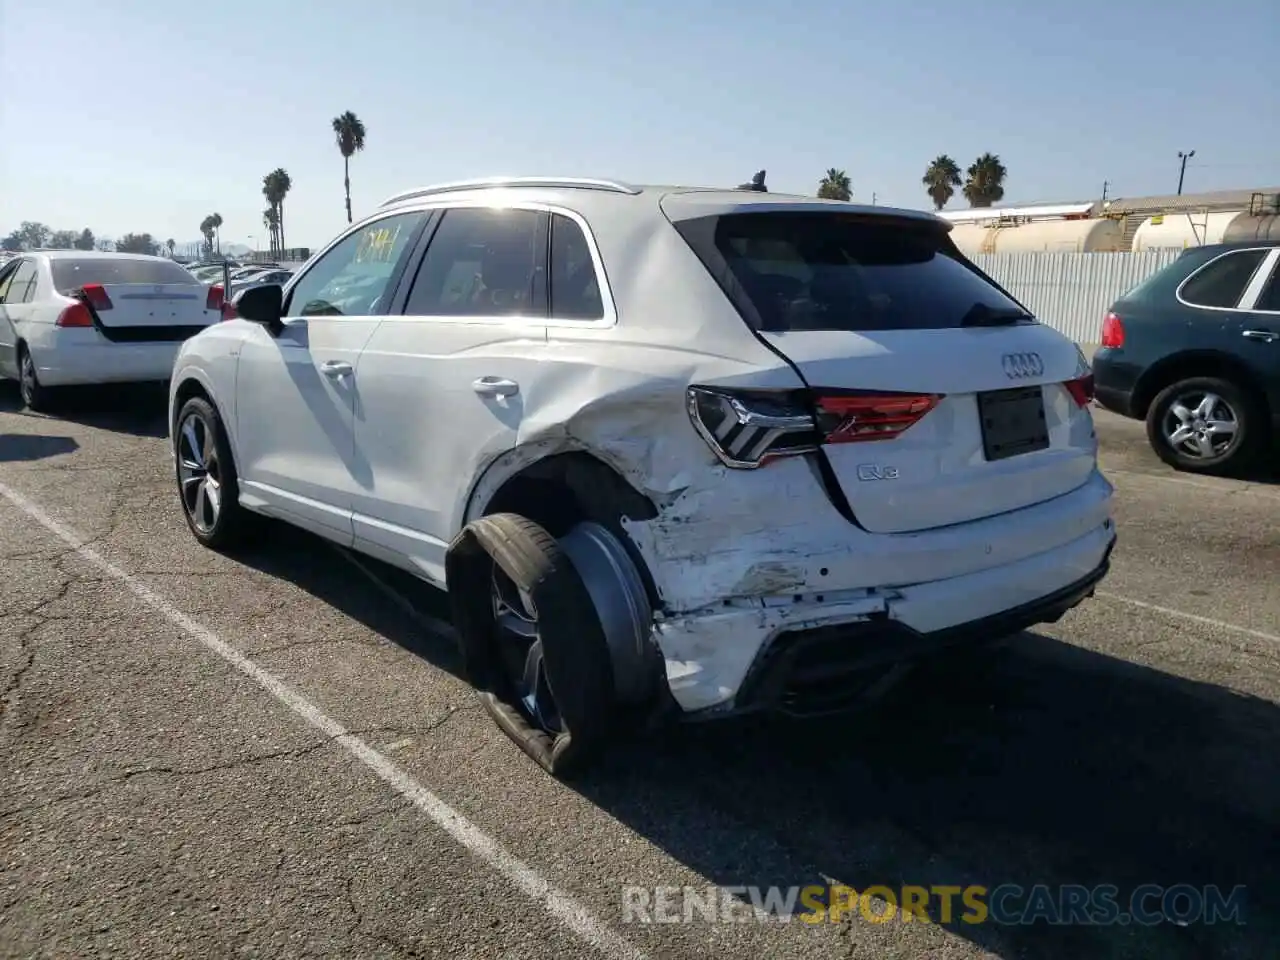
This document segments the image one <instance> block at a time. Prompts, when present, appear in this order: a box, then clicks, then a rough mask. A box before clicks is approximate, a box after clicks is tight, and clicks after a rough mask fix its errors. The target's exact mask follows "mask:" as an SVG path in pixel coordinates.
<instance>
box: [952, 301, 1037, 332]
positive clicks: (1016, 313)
mask: <svg viewBox="0 0 1280 960" xmlns="http://www.w3.org/2000/svg"><path fill="white" fill-rule="evenodd" d="M1034 319H1035V317H1033V316H1032V315H1031V314H1029V313H1027V311H1025V310H1020V309H1018V308H1017V307H993V306H990V305H989V304H985V303H975V304H974V305H973V306H972V307H970V308H969V311H968V312H967V313H966V314H965V315H964V316H963V317H961V318H960V326H962V327H1011V326H1013V325H1014V324H1016V323H1019V322H1021V321H1023V320H1034Z"/></svg>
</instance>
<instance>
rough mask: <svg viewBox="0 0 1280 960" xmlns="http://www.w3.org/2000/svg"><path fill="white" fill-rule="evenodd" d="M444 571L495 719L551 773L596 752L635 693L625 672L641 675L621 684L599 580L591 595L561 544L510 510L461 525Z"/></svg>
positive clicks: (469, 658) (476, 677)
mask: <svg viewBox="0 0 1280 960" xmlns="http://www.w3.org/2000/svg"><path fill="white" fill-rule="evenodd" d="M566 539H567V538H566ZM446 573H447V576H448V580H449V597H450V602H451V605H452V608H453V622H454V626H455V627H456V629H457V631H458V634H459V636H460V638H461V641H460V642H461V646H462V656H463V661H464V665H465V668H466V671H467V676H468V679H469V680H470V682H471V683H472V685H473V686H475V688H476V689H477V691H478V692H479V694H480V698H481V702H482V703H483V704H484V706H485V709H486V710H488V712H489V714H490V715H491V716H492V717H493V719H494V720H495V721H496V722H497V724H498V726H499V727H500V728H501V729H502V730H503V731H504V732H505V733H506V734H507V735H508V736H509V737H511V739H512V740H513V741H515V743H516V744H517V745H518V746H519V747H520V748H521V749H522V750H524V752H525V753H527V754H528V755H529V756H530V757H531V758H532V759H533V760H535V761H536V762H537V763H538V764H539V765H540V766H542V767H543V768H544V769H545V770H546V771H548V772H549V773H551V774H552V775H554V776H557V777H562V776H566V775H569V774H572V773H573V772H575V771H577V770H580V769H582V768H583V767H584V766H585V765H586V764H587V763H589V761H591V760H593V759H595V758H596V757H598V756H599V755H600V753H601V752H602V751H603V749H604V748H605V747H606V746H607V745H608V744H609V743H610V742H612V741H613V740H614V739H615V737H616V736H617V735H618V734H619V733H621V732H622V727H623V725H624V724H623V721H622V718H623V717H624V716H626V715H627V709H628V706H629V704H628V702H627V701H631V703H632V704H634V702H635V700H636V697H637V695H636V693H635V690H634V689H628V688H629V687H632V688H634V686H635V684H634V683H632V682H631V681H632V680H636V679H638V680H639V681H640V682H641V683H644V682H646V681H647V677H645V676H643V675H642V674H643V670H644V669H645V668H644V667H643V666H640V667H637V668H635V669H634V670H629V671H628V674H627V675H626V676H624V677H623V678H622V679H623V682H622V684H621V687H622V689H621V690H620V689H619V687H620V684H619V683H618V682H617V680H616V676H615V670H617V669H618V659H619V658H618V655H617V653H616V647H615V648H614V652H611V647H610V640H609V636H608V630H607V627H606V623H607V622H608V621H609V616H608V611H605V616H604V617H603V619H602V616H601V613H600V612H599V611H598V609H597V601H598V599H599V597H600V592H599V588H598V587H597V588H596V590H595V591H594V593H595V596H596V600H593V590H592V589H591V588H589V585H588V582H587V581H586V580H584V578H583V576H582V575H580V574H579V572H578V570H577V569H576V568H575V566H574V564H573V562H572V561H571V560H570V556H569V553H568V551H567V550H566V549H565V548H564V547H562V545H561V544H560V543H558V542H557V541H556V539H555V538H554V537H552V536H551V535H550V534H549V533H548V532H547V531H546V530H544V529H543V528H542V527H541V526H539V525H538V524H536V523H534V522H533V521H531V520H527V519H525V518H524V517H520V516H517V515H515V514H509V513H508V514H494V515H492V516H488V517H483V518H481V519H479V520H475V521H473V522H472V523H470V524H468V525H467V526H466V527H465V528H464V529H463V531H462V532H461V533H460V534H459V535H458V536H457V538H456V539H455V540H454V541H453V543H452V544H451V545H450V547H449V553H448V557H447V560H446ZM629 613H630V614H631V615H633V616H635V617H636V622H637V623H641V622H643V620H642V618H643V617H644V616H646V615H647V616H651V614H649V612H648V607H647V601H646V602H645V606H644V609H643V610H641V611H629ZM625 662H626V661H625V660H624V663H625ZM638 662H641V661H638ZM620 694H621V695H620Z"/></svg>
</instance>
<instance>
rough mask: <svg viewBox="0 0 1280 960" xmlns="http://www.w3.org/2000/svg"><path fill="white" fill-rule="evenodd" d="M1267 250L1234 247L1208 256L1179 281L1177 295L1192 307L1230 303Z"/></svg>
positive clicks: (1218, 305)
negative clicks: (1213, 256)
mask: <svg viewBox="0 0 1280 960" xmlns="http://www.w3.org/2000/svg"><path fill="white" fill-rule="evenodd" d="M1268 252H1269V251H1267V250H1238V251H1236V252H1235V253H1228V254H1225V255H1224V256H1221V257H1218V258H1217V259H1216V260H1211V261H1209V263H1207V264H1205V265H1204V266H1203V267H1201V268H1200V269H1199V270H1198V271H1196V272H1195V273H1193V274H1192V275H1191V276H1190V278H1188V279H1187V280H1186V281H1184V282H1183V284H1182V289H1181V290H1179V291H1178V296H1179V297H1181V298H1182V300H1183V301H1185V302H1186V303H1189V304H1190V305H1191V306H1193V307H1234V306H1235V305H1236V304H1237V303H1239V302H1240V297H1241V295H1243V293H1244V288H1245V287H1246V286H1248V284H1249V280H1250V278H1252V277H1253V274H1254V272H1255V271H1256V270H1257V269H1258V267H1259V266H1260V265H1261V264H1262V261H1263V259H1264V258H1265V257H1266V255H1267V253H1268Z"/></svg>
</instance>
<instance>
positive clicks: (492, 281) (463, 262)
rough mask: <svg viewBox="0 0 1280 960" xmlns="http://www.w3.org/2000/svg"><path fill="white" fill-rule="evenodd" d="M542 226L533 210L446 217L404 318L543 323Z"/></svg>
mask: <svg viewBox="0 0 1280 960" xmlns="http://www.w3.org/2000/svg"><path fill="white" fill-rule="evenodd" d="M546 220H547V215H546V214H544V213H539V212H537V211H535V210H502V209H487V208H483V209H482V208H475V209H472V208H462V209H454V210H449V211H446V212H445V214H444V218H443V219H442V220H441V221H440V226H439V227H437V228H436V232H435V235H434V236H433V237H432V238H431V245H430V246H429V247H428V248H427V255H426V256H425V257H424V258H423V260H422V266H421V268H420V269H419V270H418V276H417V277H416V278H415V280H414V282H413V288H412V289H411V290H410V291H409V301H408V303H407V304H406V306H405V311H404V312H405V313H406V314H409V315H412V316H419V317H537V318H539V319H544V318H545V317H546V315H547V302H546V283H545V273H544V271H543V267H542V264H543V261H544V259H545V257H544V254H545V251H546V233H545V224H546Z"/></svg>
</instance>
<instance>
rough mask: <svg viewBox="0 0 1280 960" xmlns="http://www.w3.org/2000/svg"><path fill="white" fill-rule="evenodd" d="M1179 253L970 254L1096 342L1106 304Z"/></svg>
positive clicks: (1061, 325) (1039, 310) (1040, 310)
mask: <svg viewBox="0 0 1280 960" xmlns="http://www.w3.org/2000/svg"><path fill="white" fill-rule="evenodd" d="M1181 254H1182V251H1181V250H1148V251H1144V252H1142V253H982V254H978V255H976V256H973V257H970V259H971V260H973V262H974V263H976V264H977V265H978V266H979V267H980V268H981V269H982V270H983V271H985V272H986V273H987V274H988V275H990V276H991V277H992V278H994V279H995V281H996V282H997V283H999V284H1000V285H1001V286H1002V287H1004V288H1005V289H1006V290H1008V291H1009V292H1010V293H1012V294H1013V295H1014V296H1015V297H1017V298H1018V300H1019V301H1021V302H1022V303H1023V304H1024V305H1025V306H1026V307H1027V309H1029V310H1030V311H1031V312H1032V313H1034V314H1035V315H1036V316H1037V317H1038V318H1039V319H1040V320H1041V321H1042V322H1044V323H1046V324H1048V325H1049V326H1051V327H1053V328H1054V329H1055V330H1060V331H1061V332H1062V333H1065V334H1066V335H1067V336H1068V337H1070V338H1071V339H1072V340H1074V341H1076V343H1082V344H1096V343H1097V342H1098V340H1099V339H1100V338H1101V330H1102V318H1103V316H1104V315H1105V314H1106V312H1107V308H1108V307H1110V306H1111V304H1113V303H1114V302H1115V301H1116V300H1118V299H1119V298H1120V297H1121V296H1122V295H1123V294H1125V293H1127V292H1128V291H1129V290H1132V289H1133V288H1134V287H1136V286H1137V285H1138V284H1139V283H1141V282H1142V281H1143V280H1145V279H1146V278H1147V277H1149V276H1151V275H1152V274H1153V273H1155V272H1156V271H1157V270H1159V269H1160V268H1161V267H1164V266H1166V265H1167V264H1170V263H1172V262H1173V261H1174V260H1176V259H1178V257H1179V256H1181Z"/></svg>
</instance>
